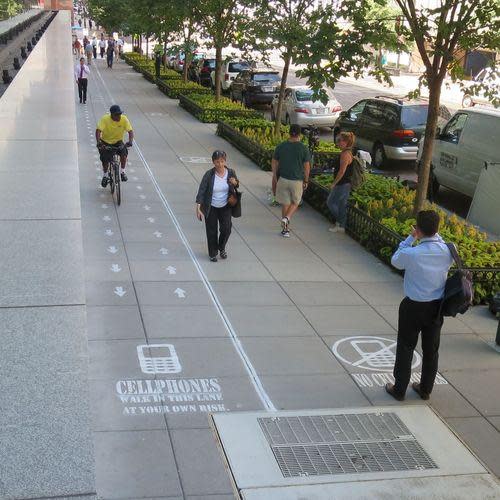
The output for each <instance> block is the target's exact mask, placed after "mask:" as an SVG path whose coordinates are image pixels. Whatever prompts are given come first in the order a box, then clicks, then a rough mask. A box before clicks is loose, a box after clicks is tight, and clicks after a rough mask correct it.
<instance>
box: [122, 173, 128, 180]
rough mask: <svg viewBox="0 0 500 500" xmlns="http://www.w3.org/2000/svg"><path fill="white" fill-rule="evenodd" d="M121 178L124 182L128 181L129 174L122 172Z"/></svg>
mask: <svg viewBox="0 0 500 500" xmlns="http://www.w3.org/2000/svg"><path fill="white" fill-rule="evenodd" d="M120 179H121V180H122V182H127V181H128V177H127V174H126V173H125V172H120Z"/></svg>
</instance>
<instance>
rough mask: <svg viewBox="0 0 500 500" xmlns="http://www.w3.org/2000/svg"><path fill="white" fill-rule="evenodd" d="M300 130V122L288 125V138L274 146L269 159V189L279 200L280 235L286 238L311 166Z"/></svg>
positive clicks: (288, 235)
mask: <svg viewBox="0 0 500 500" xmlns="http://www.w3.org/2000/svg"><path fill="white" fill-rule="evenodd" d="M300 133H301V131H300V127H299V125H291V126H290V137H289V139H288V140H287V141H285V142H282V143H281V144H278V146H276V149H275V150H274V155H273V160H272V169H273V184H272V189H273V194H274V195H275V196H276V199H277V201H278V202H279V203H280V204H281V215H282V219H281V235H282V236H283V237H285V238H289V237H290V230H289V225H290V219H291V218H292V216H293V214H294V213H295V212H296V210H297V208H298V207H299V203H300V200H301V199H302V193H303V192H304V190H305V189H307V184H308V182H309V172H310V170H311V154H310V152H309V149H308V148H307V146H306V145H305V144H304V143H303V142H302V141H301V140H300Z"/></svg>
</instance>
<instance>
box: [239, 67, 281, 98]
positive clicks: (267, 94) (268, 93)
mask: <svg viewBox="0 0 500 500" xmlns="http://www.w3.org/2000/svg"><path fill="white" fill-rule="evenodd" d="M280 81H281V79H280V75H279V73H278V72H277V71H268V70H256V69H245V70H243V71H242V72H241V73H239V74H238V76H237V77H236V78H235V79H234V80H233V83H232V84H231V90H230V96H231V99H232V100H233V101H241V102H242V103H243V104H245V106H247V107H250V106H252V105H254V104H271V103H272V101H273V99H274V98H275V97H276V96H277V95H278V92H279V90H280Z"/></svg>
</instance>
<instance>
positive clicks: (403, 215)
mask: <svg viewBox="0 0 500 500" xmlns="http://www.w3.org/2000/svg"><path fill="white" fill-rule="evenodd" d="M314 180H315V181H316V182H318V183H319V184H321V185H323V186H325V187H327V188H330V186H331V184H332V182H333V175H331V174H322V175H318V176H315V177H314ZM415 194H416V193H415V191H412V190H410V189H408V188H407V187H405V186H403V184H401V183H400V182H398V181H396V180H394V179H390V178H386V177H382V176H378V175H370V174H369V175H368V176H367V180H366V182H365V183H364V184H363V185H362V186H360V187H359V188H358V189H357V190H356V191H354V192H353V193H352V194H351V200H350V201H351V203H353V204H354V206H356V207H357V208H359V209H361V210H362V211H364V212H366V213H367V214H368V215H369V216H370V217H372V218H373V219H375V220H376V221H377V222H379V223H380V224H382V225H383V226H384V227H386V228H388V229H390V230H392V231H394V232H395V233H397V234H398V235H399V236H401V237H403V238H404V237H406V236H408V234H409V233H410V231H411V227H412V226H413V225H415V223H416V220H415V218H414V216H413V202H414V200H415ZM425 208H426V209H433V210H436V212H438V214H439V217H440V219H441V224H440V230H439V234H440V235H441V236H442V237H443V238H444V240H445V241H449V242H452V243H455V244H456V245H457V248H458V252H459V254H460V257H461V258H462V261H463V264H464V266H465V267H467V268H471V269H481V268H485V269H499V268H500V241H488V238H487V235H486V233H483V232H481V231H479V230H478V229H476V228H475V227H474V226H472V225H471V224H469V223H467V222H466V221H464V220H463V219H460V218H459V217H457V216H456V215H455V214H448V213H447V212H445V211H444V210H443V209H441V208H440V207H438V206H436V205H434V204H432V203H427V206H426V207H425ZM393 250H394V249H393V248H387V249H386V253H387V255H381V257H385V258H386V259H387V257H388V255H389V254H392V252H393ZM492 274H493V275H492V276H491V279H488V280H485V281H478V282H477V283H475V285H474V291H475V302H476V303H479V302H482V301H484V299H486V298H487V297H489V296H491V295H493V294H494V293H495V292H497V291H498V289H499V288H500V272H494V273H492Z"/></svg>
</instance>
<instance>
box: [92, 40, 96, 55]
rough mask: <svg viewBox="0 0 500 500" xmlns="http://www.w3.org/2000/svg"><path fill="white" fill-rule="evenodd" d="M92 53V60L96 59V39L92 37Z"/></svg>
mask: <svg viewBox="0 0 500 500" xmlns="http://www.w3.org/2000/svg"><path fill="white" fill-rule="evenodd" d="M92 52H93V54H94V59H97V38H96V37H95V36H93V37H92Z"/></svg>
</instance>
